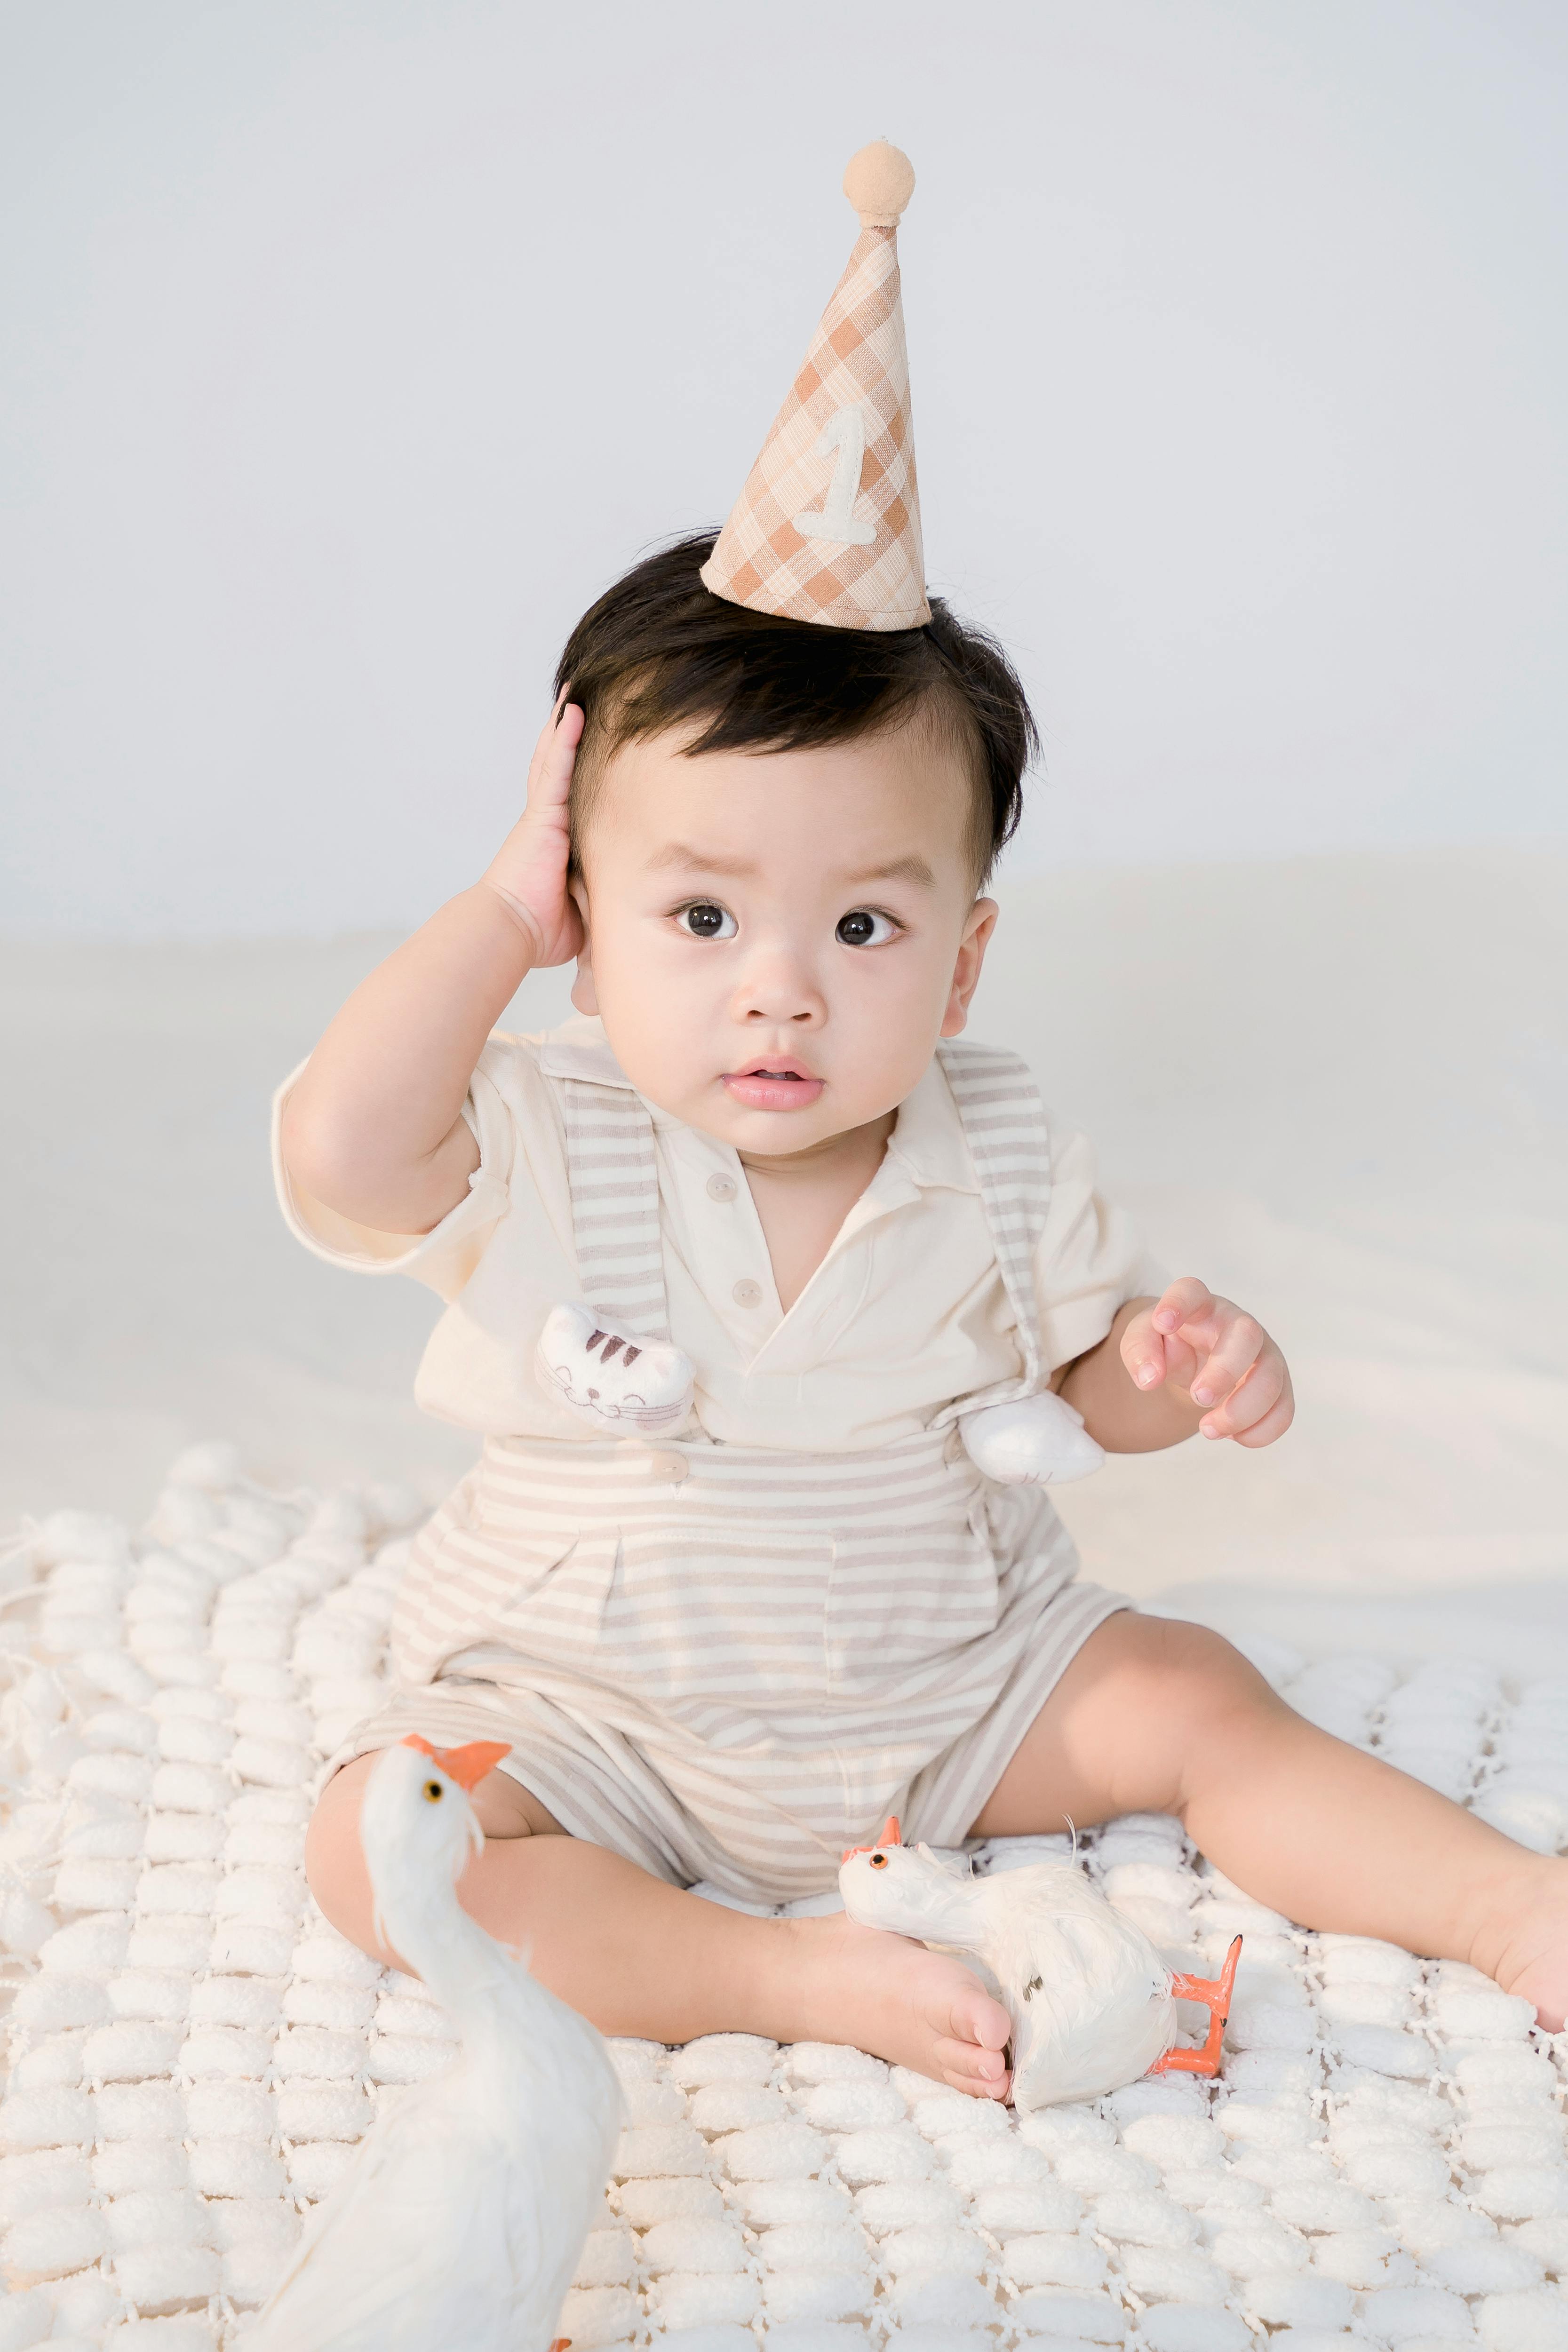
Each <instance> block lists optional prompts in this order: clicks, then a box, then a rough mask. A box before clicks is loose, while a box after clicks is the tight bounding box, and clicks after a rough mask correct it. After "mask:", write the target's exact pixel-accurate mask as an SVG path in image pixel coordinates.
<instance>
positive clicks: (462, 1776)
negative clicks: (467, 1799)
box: [403, 1731, 511, 1791]
mask: <svg viewBox="0 0 1568 2352" xmlns="http://www.w3.org/2000/svg"><path fill="white" fill-rule="evenodd" d="M403 1745H404V1746H405V1748H418V1750H419V1753H420V1754H421V1756H428V1757H430V1758H431V1759H433V1760H434V1761H435V1762H436V1763H437V1764H439V1766H440V1767H441V1769H442V1771H443V1772H445V1774H446V1775H447V1780H456V1782H457V1784H458V1788H459V1789H467V1790H470V1791H472V1790H475V1789H477V1788H478V1787H479V1782H480V1781H481V1780H483V1779H484V1777H485V1774H486V1773H487V1772H493V1771H494V1770H495V1769H496V1766H497V1765H498V1764H499V1763H500V1759H501V1758H502V1757H503V1756H510V1754H511V1749H510V1747H509V1746H508V1744H507V1742H506V1741H505V1740H504V1739H470V1740H469V1741H468V1745H467V1746H466V1747H464V1748H432V1746H431V1745H430V1742H429V1741H428V1740H427V1739H422V1738H420V1736H419V1734H418V1733H417V1732H416V1731H411V1732H410V1733H409V1734H408V1737H407V1738H406V1739H405V1741H404V1743H403Z"/></svg>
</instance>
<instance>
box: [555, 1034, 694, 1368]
mask: <svg viewBox="0 0 1568 2352" xmlns="http://www.w3.org/2000/svg"><path fill="white" fill-rule="evenodd" d="M562 1091H563V1095H564V1097H565V1105H566V1168H567V1177H568V1181H569V1182H570V1184H571V1187H572V1232H573V1238H574V1244H575V1247H576V1253H577V1278H578V1280H579V1282H580V1283H581V1284H582V1286H583V1297H584V1300H585V1301H586V1303H587V1304H588V1305H589V1306H590V1307H592V1308H593V1309H594V1312H595V1314H596V1315H602V1316H603V1317H604V1318H605V1320H606V1321H607V1322H610V1323H614V1324H616V1325H623V1326H625V1328H626V1329H628V1330H631V1331H640V1332H641V1333H642V1334H643V1336H644V1338H645V1339H668V1337H669V1308H668V1304H667V1302H666V1299H665V1295H664V1252H663V1249H662V1247H661V1245H660V1242H659V1231H658V1160H657V1159H656V1157H655V1154H654V1148H653V1121H652V1119H651V1118H649V1117H648V1114H647V1104H646V1103H645V1102H644V1101H643V1098H642V1097H641V1096H640V1095H638V1094H634V1093H633V1092H632V1091H631V1089H630V1088H629V1087H595V1086H589V1085H586V1084H584V1081H583V1080H582V1079H581V1078H567V1079H565V1080H563V1086H562Z"/></svg>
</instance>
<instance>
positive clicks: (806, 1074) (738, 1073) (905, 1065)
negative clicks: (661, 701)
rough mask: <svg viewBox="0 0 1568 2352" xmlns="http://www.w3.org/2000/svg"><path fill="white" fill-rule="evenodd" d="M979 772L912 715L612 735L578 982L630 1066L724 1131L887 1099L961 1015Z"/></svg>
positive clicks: (848, 1112)
mask: <svg viewBox="0 0 1568 2352" xmlns="http://www.w3.org/2000/svg"><path fill="white" fill-rule="evenodd" d="M972 789H973V788H972V786H971V783H970V781H969V777H968V774H967V772H966V771H965V769H964V766H963V762H962V761H961V760H960V758H959V756H958V754H957V753H956V752H955V751H952V750H951V749H949V748H947V747H946V746H944V745H943V744H942V742H941V741H940V740H936V739H935V737H934V736H933V735H932V734H931V733H929V732H928V730H925V729H923V728H921V727H916V728H910V729H904V730H900V731H899V732H898V733H896V734H888V735H877V736H872V737H870V738H868V739H867V740H864V741H862V742H858V743H844V744H836V745H832V746H829V747H828V748H827V749H826V750H822V751H777V752H761V753H759V752H742V751H713V752H704V753H703V754H702V755H701V757H700V758H698V759H688V758H686V757H684V756H683V755H682V753H681V752H680V751H679V747H678V742H677V740H676V739H672V738H670V737H668V736H658V737H655V738H653V739H651V740H648V741H646V742H636V743H629V744H626V745H625V746H624V747H623V748H622V749H621V750H620V751H617V752H616V754H615V756H614V758H613V759H612V761H610V764H609V766H608V768H607V769H606V771H605V776H604V778H603V780H602V782H601V785H600V789H599V793H598V794H597V796H596V798H595V802H594V804H593V808H592V812H591V814H590V815H589V818H588V826H587V838H586V840H585V843H584V852H583V861H584V878H583V881H582V883H581V884H579V885H578V886H577V887H578V894H579V901H580V903H581V905H582V907H583V910H584V924H585V927H586V930H587V934H588V936H587V941H586V945H585V947H584V953H583V957H582V960H581V962H580V965H579V971H578V979H577V984H576V987H575V988H574V992H573V995H574V1002H575V1003H577V1004H578V1005H579V1006H580V1007H581V1008H582V1009H583V1010H584V1012H597V1013H600V1015H601V1016H602V1017H603V1020H604V1024H605V1034H606V1035H607V1036H608V1038H609V1041H610V1044H611V1045H612V1047H613V1048H614V1050H615V1053H616V1058H617V1059H618V1060H619V1062H620V1065H621V1067H622V1068H623V1069H624V1070H625V1071H626V1076H628V1077H629V1078H630V1079H631V1080H632V1083H633V1084H634V1085H635V1086H636V1087H637V1089H638V1091H639V1092H640V1093H642V1094H643V1095H645V1096H647V1098H648V1100H649V1101H650V1102H654V1103H657V1104H658V1106H659V1108H661V1109H663V1110H667V1111H669V1112H672V1113H673V1114H674V1115H675V1117H677V1118H680V1119H683V1120H685V1121H686V1122H687V1124H688V1125H689V1126H691V1127H697V1128H701V1129H705V1130H706V1131H707V1133H709V1134H710V1135H715V1136H718V1137H720V1138H721V1139H722V1140H723V1141H724V1142H726V1143H731V1144H733V1145H734V1146H735V1147H736V1149H737V1150H742V1151H747V1152H758V1153H784V1152H794V1151H801V1150H808V1149H809V1148H810V1147H811V1146H812V1145H814V1144H817V1143H820V1142H822V1141H824V1140H825V1139H826V1138H827V1137H829V1136H834V1135H839V1134H842V1133H844V1132H845V1131H847V1129H851V1128H856V1127H861V1126H864V1125H865V1124H866V1123H867V1122H868V1121H869V1120H872V1119H876V1118H882V1117H883V1116H884V1115H885V1114H886V1113H887V1112H889V1111H891V1110H894V1109H896V1108H897V1107H898V1105H899V1104H900V1102H902V1101H903V1099H904V1097H906V1096H907V1095H908V1094H909V1093H910V1090H911V1089H912V1088H913V1087H915V1086H916V1085H917V1084H918V1082H919V1080H920V1079H921V1076H922V1075H923V1074H924V1072H925V1070H926V1068H927V1066H928V1065H929V1064H930V1061H931V1053H932V1049H933V1047H934V1046H935V1044H936V1041H937V1039H938V1038H939V1037H951V1036H953V1035H955V1034H956V1033H957V1032H958V1031H959V1030H960V1029H962V1028H963V1022H964V1008H965V1006H966V1005H967V1003H968V1001H969V997H970V995H971V993H972V992H973V988H974V983H975V982H976V981H977V980H978V978H979V976H980V964H981V959H982V957H983V955H984V950H985V942H986V940H987V939H988V937H989V936H990V931H991V927H992V925H993V923H994V920H995V916H996V909H995V907H994V904H993V902H992V901H991V900H990V899H989V898H980V899H977V898H975V895H974V884H973V871H972V867H971V865H970V859H969V851H968V847H967V838H966V836H967V827H968V819H969V813H970V808H971V793H972Z"/></svg>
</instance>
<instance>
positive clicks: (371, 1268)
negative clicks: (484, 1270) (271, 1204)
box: [272, 1044, 516, 1299]
mask: <svg viewBox="0 0 1568 2352" xmlns="http://www.w3.org/2000/svg"><path fill="white" fill-rule="evenodd" d="M496 1055H497V1047H496V1045H494V1044H492V1045H487V1046H486V1047H485V1050H484V1053H483V1054H482V1055H480V1057H479V1066H478V1067H477V1068H476V1070H475V1072H474V1075H473V1077H472V1079H471V1080H470V1081H469V1086H468V1096H467V1098H466V1100H465V1101H464V1104H463V1112H462V1115H463V1118H464V1119H465V1120H466V1121H467V1123H468V1128H469V1129H470V1130H471V1131H472V1134H473V1137H474V1139H475V1141H476V1142H477V1143H478V1145H479V1166H478V1167H477V1168H476V1169H475V1170H474V1172H473V1174H472V1175H471V1176H470V1177H469V1179H468V1197H467V1199H466V1200H462V1201H459V1202H458V1204H457V1206H456V1207H455V1208H452V1209H448V1210H447V1214H446V1215H445V1216H444V1217H443V1218H442V1220H441V1222H440V1223H439V1224H438V1225H433V1226H432V1227H431V1229H430V1231H429V1232H428V1233H427V1234H386V1233H380V1232H378V1231H377V1230H376V1229H375V1228H374V1226H372V1225H356V1224H355V1223H353V1220H352V1219H351V1218H348V1217H342V1216H339V1215H338V1213H337V1212H336V1211H335V1210H333V1209H329V1208H328V1207H327V1206H326V1204H325V1202H321V1201H316V1200H312V1199H311V1198H310V1194H309V1193H306V1192H299V1191H297V1190H296V1188H295V1186H294V1185H293V1184H292V1183H291V1182H290V1181H289V1171H288V1170H287V1169H286V1168H285V1166H284V1164H283V1153H282V1148H281V1134H282V1122H283V1106H284V1104H285V1103H286V1102H287V1101H288V1099H289V1095H290V1094H291V1093H292V1091H293V1089H294V1087H295V1086H296V1085H297V1084H298V1083H299V1079H300V1072H301V1071H302V1070H303V1069H304V1067H305V1064H304V1063H303V1062H301V1063H300V1066H299V1068H298V1069H294V1070H290V1072H289V1076H287V1077H286V1078H285V1079H284V1081H283V1084H282V1085H281V1086H280V1087H279V1089H278V1091H277V1093H276V1094H275V1095H274V1096H273V1097H272V1176H273V1181H274V1183H275V1184H276V1186H277V1190H278V1205H279V1208H280V1209H281V1210H282V1212H283V1221H284V1223H285V1224H287V1226H288V1227H289V1232H290V1233H291V1234H293V1236H294V1238H295V1240H296V1241H299V1242H302V1243H303V1244H304V1245H305V1247H306V1248H307V1249H308V1250H310V1252H311V1254H312V1255H314V1256H316V1257H320V1258H325V1259H326V1261H327V1263H328V1265H341V1266H343V1267H346V1268H347V1269H348V1270H349V1271H350V1272H351V1273H353V1274H408V1275H412V1276H414V1279H415V1280H416V1282H422V1283H424V1284H426V1286H427V1287H428V1288H429V1289H431V1290H434V1291H435V1292H437V1295H438V1296H439V1297H442V1298H446V1299H450V1298H455V1297H457V1295H458V1292H459V1291H460V1290H461V1289H462V1288H463V1286H464V1285H465V1284H466V1283H467V1282H468V1278H469V1276H471V1275H472V1273H473V1271H474V1268H475V1267H476V1266H477V1265H478V1264H479V1260H480V1258H481V1257H482V1256H483V1255H484V1252H485V1246H486V1244H487V1243H488V1242H489V1238H490V1235H491V1234H493V1233H494V1231H495V1229H496V1227H497V1225H498V1224H499V1223H500V1220H501V1219H502V1217H504V1216H505V1214H506V1213H507V1209H508V1206H509V1203H510V1185H511V1175H512V1163H513V1160H514V1157H515V1153H516V1127H515V1122H514V1120H513V1117H512V1112H511V1110H510V1106H509V1105H508V1102H507V1100H506V1097H505V1095H504V1094H503V1092H502V1091H501V1088H500V1086H499V1085H498V1084H497V1078H498V1076H500V1070H499V1069H498V1067H497V1066H496V1059H495V1057H496Z"/></svg>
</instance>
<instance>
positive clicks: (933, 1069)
mask: <svg viewBox="0 0 1568 2352" xmlns="http://www.w3.org/2000/svg"><path fill="white" fill-rule="evenodd" d="M539 1066H540V1068H541V1069H542V1070H543V1072H544V1073H545V1075H546V1076H548V1077H552V1078H583V1079H585V1080H586V1081H587V1082H588V1083H589V1084H590V1085H592V1086H599V1087H624V1088H625V1089H626V1092H627V1093H628V1094H632V1093H635V1092H636V1088H635V1087H633V1085H632V1082H631V1080H630V1078H628V1077H627V1076H626V1072H625V1071H624V1070H623V1069H622V1067H621V1066H620V1064H619V1062H617V1061H616V1057H615V1055H614V1053H613V1052H612V1051H611V1049H610V1044H609V1040H608V1039H607V1038H606V1036H605V1024H604V1023H603V1022H602V1021H600V1020H599V1019H598V1018H597V1016H596V1015H594V1014H590V1013H579V1014H578V1015H577V1017H576V1018H575V1019H574V1020H572V1021H567V1022H564V1023H563V1024H562V1026H561V1027H560V1028H559V1029H552V1030H550V1031H549V1032H548V1033H547V1034H546V1035H545V1036H543V1037H542V1039H541V1040H540V1045H539ZM648 1108H649V1110H650V1111H651V1112H652V1115H653V1118H654V1120H655V1123H656V1124H657V1125H659V1126H671V1127H674V1126H679V1125H680V1124H681V1122H680V1121H679V1120H677V1119H674V1118H670V1117H669V1115H668V1113H667V1112H663V1111H660V1110H658V1108H656V1107H655V1106H654V1105H653V1104H651V1103H650V1104H649V1105H648ZM894 1169H896V1170H897V1171H899V1172H900V1173H901V1174H902V1175H904V1176H905V1177H907V1178H908V1179H909V1181H910V1183H912V1184H917V1185H919V1186H921V1188H922V1189H925V1190H928V1191H929V1190H931V1189H940V1190H943V1191H947V1192H979V1190H980V1180H979V1178H978V1177H977V1176H976V1174H975V1172H974V1162H973V1160H971V1158H970V1156H969V1146H968V1144H967V1143H966V1142H965V1141H964V1136H963V1120H962V1119H961V1118H959V1115H958V1106H957V1104H956V1103H955V1102H954V1101H953V1099H952V1088H951V1087H949V1085H948V1083H947V1079H946V1077H945V1076H943V1074H942V1064H941V1063H940V1061H938V1059H937V1058H936V1056H935V1055H932V1056H931V1066H930V1067H929V1069H928V1070H927V1071H926V1073H925V1075H924V1076H923V1077H922V1078H921V1081H920V1084H919V1085H918V1086H917V1087H915V1088H914V1090H913V1092H912V1093H910V1094H908V1095H906V1096H905V1097H904V1099H903V1101H902V1102H901V1103H900V1106H899V1117H898V1121H897V1124H896V1125H895V1127H894V1129H893V1132H892V1135H891V1137H890V1139H889V1143H888V1155H887V1160H885V1161H884V1163H883V1172H888V1173H890V1172H892V1171H893V1170H894Z"/></svg>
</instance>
